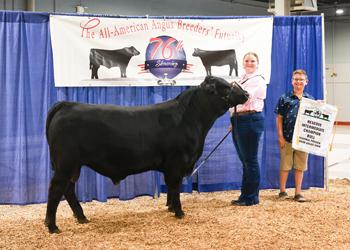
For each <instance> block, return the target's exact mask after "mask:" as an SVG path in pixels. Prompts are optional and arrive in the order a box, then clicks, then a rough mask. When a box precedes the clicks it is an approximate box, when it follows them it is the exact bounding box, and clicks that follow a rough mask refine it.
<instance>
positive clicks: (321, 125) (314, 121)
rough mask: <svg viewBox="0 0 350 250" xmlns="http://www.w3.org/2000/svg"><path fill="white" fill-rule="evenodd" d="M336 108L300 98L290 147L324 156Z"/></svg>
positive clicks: (330, 137) (328, 145) (328, 143)
mask: <svg viewBox="0 0 350 250" xmlns="http://www.w3.org/2000/svg"><path fill="white" fill-rule="evenodd" d="M337 114H338V108H337V107H335V106H332V105H329V104H325V103H318V102H316V101H313V100H310V99H308V98H302V99H301V101H300V109H299V113H298V117H297V121H296V123H295V128H294V133H293V144H292V147H293V148H294V149H296V150H301V151H304V152H307V153H311V154H315V155H319V156H324V157H325V156H326V154H327V150H329V147H330V143H331V139H332V129H333V124H334V121H335V119H336V117H337Z"/></svg>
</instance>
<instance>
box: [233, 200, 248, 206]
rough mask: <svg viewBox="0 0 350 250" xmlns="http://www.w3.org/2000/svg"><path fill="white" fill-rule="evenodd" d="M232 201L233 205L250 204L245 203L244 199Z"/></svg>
mask: <svg viewBox="0 0 350 250" xmlns="http://www.w3.org/2000/svg"><path fill="white" fill-rule="evenodd" d="M231 203H232V205H236V206H248V205H247V204H245V203H244V202H243V201H240V200H236V201H232V202H231Z"/></svg>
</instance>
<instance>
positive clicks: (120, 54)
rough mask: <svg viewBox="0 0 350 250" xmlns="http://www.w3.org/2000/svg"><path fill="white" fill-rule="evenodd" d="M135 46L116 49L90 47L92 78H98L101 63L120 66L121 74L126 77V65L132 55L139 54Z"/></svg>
mask: <svg viewBox="0 0 350 250" xmlns="http://www.w3.org/2000/svg"><path fill="white" fill-rule="evenodd" d="M139 54H140V52H139V51H138V50H137V49H135V47H133V46H131V47H125V48H123V49H116V50H104V49H90V69H91V79H98V75H97V71H98V69H99V68H100V66H101V65H103V66H105V67H107V68H109V69H110V68H112V67H119V68H120V76H121V77H126V67H127V66H128V64H129V61H130V59H131V57H133V56H137V55H139Z"/></svg>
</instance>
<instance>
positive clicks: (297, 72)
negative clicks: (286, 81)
mask: <svg viewBox="0 0 350 250" xmlns="http://www.w3.org/2000/svg"><path fill="white" fill-rule="evenodd" d="M296 74H299V75H304V76H305V79H306V80H307V74H306V72H305V71H304V70H302V69H297V70H295V71H294V72H293V77H294V75H296Z"/></svg>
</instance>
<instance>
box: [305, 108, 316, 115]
mask: <svg viewBox="0 0 350 250" xmlns="http://www.w3.org/2000/svg"><path fill="white" fill-rule="evenodd" d="M312 112H314V111H313V110H309V109H305V112H304V115H311V114H312Z"/></svg>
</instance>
